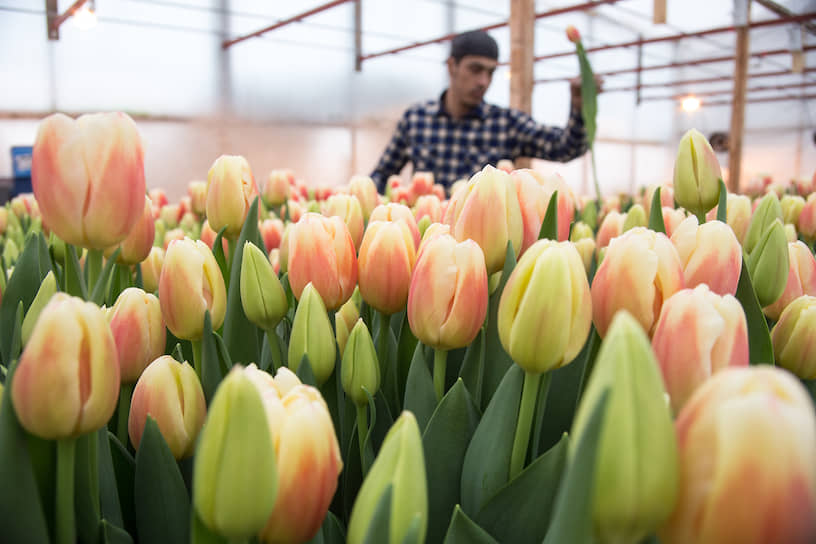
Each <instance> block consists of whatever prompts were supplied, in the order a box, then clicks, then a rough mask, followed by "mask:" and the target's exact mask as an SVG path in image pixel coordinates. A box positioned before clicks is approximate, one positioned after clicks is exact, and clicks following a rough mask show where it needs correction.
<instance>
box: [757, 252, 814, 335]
mask: <svg viewBox="0 0 816 544" xmlns="http://www.w3.org/2000/svg"><path fill="white" fill-rule="evenodd" d="M788 260H789V263H790V264H789V267H788V281H787V283H786V284H785V290H784V291H783V292H782V295H781V296H780V297H779V298H778V299H777V301H776V302H774V303H773V304H771V305H770V306H766V307H765V308H763V309H762V311H763V312H764V313H765V315H767V316H768V317H770V318H771V319H779V315H780V314H781V313H782V311H783V310H784V309H785V308H787V306H788V304H790V303H791V302H793V301H794V300H796V299H797V298H799V297H801V296H802V295H816V259H814V258H813V253H811V252H810V249H808V247H807V246H806V245H805V244H804V243H803V242H800V241H796V242H788Z"/></svg>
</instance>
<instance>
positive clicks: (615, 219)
mask: <svg viewBox="0 0 816 544" xmlns="http://www.w3.org/2000/svg"><path fill="white" fill-rule="evenodd" d="M624 220H625V216H624V215H622V214H621V213H619V212H617V211H615V210H612V211H610V212H609V213H608V214H606V217H604V219H603V221H601V226H600V227H599V228H598V234H597V236H596V238H595V239H596V241H597V242H598V249H599V250H601V249H603V248H605V247H606V246H608V245H609V242H610V241H611V240H612V239H613V238H616V237H618V236H620V235H621V234H622V233H623V222H624Z"/></svg>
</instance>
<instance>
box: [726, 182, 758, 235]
mask: <svg viewBox="0 0 816 544" xmlns="http://www.w3.org/2000/svg"><path fill="white" fill-rule="evenodd" d="M752 213H753V211H752V210H751V199H750V198H748V197H747V196H745V195H735V194H731V193H729V194H728V204H727V206H726V221H727V222H728V225H729V226H730V227H731V230H733V231H734V234H735V235H736V236H737V240H739V241H740V243H741V244H742V243H743V241H744V240H745V235H746V234H747V232H748V225H749V224H750V223H751V215H752Z"/></svg>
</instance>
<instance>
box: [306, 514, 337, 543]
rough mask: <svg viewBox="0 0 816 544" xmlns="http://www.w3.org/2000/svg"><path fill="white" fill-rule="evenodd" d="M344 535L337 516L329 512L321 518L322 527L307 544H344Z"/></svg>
mask: <svg viewBox="0 0 816 544" xmlns="http://www.w3.org/2000/svg"><path fill="white" fill-rule="evenodd" d="M345 542H346V534H345V531H343V526H342V525H341V524H340V520H339V519H337V516H335V515H334V514H332V513H331V512H329V513H328V514H327V515H326V517H325V518H323V525H321V526H320V531H319V532H318V533H317V534H316V535H315V537H314V538H313V539H311V540H310V541H309V543H308V544H345Z"/></svg>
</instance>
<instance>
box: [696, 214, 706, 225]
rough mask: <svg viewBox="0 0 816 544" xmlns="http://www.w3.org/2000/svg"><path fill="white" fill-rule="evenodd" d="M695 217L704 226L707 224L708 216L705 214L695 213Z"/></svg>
mask: <svg viewBox="0 0 816 544" xmlns="http://www.w3.org/2000/svg"><path fill="white" fill-rule="evenodd" d="M694 215H696V216H697V223H698V224H700V225H702V224H703V223H705V222H706V214H705V212H695V213H694Z"/></svg>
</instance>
